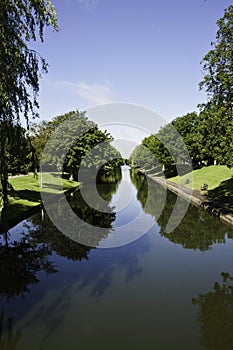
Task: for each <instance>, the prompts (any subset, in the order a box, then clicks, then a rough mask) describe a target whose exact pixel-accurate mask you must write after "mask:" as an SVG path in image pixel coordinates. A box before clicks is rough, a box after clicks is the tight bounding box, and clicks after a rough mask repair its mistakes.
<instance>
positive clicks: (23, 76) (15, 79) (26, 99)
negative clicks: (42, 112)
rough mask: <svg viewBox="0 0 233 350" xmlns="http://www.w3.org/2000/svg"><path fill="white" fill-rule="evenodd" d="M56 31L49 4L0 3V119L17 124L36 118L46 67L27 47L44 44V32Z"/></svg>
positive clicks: (8, 0) (45, 1)
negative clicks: (37, 41)
mask: <svg viewBox="0 0 233 350" xmlns="http://www.w3.org/2000/svg"><path fill="white" fill-rule="evenodd" d="M48 26H52V27H53V28H54V29H55V30H56V29H57V20H56V12H55V9H54V7H53V6H52V4H51V2H50V1H49V0H38V1H32V0H30V1H26V0H15V1H13V0H2V1H1V3H0V62H1V70H0V82H1V84H0V101H1V102H0V119H1V120H12V119H15V118H17V119H18V120H19V117H20V114H21V113H23V115H24V117H25V118H26V120H28V116H29V113H30V112H31V113H32V114H33V115H36V113H35V112H34V107H38V103H37V94H38V91H39V78H40V74H41V73H43V72H47V64H46V62H45V60H44V59H43V58H41V57H40V55H39V54H38V53H37V52H36V51H34V50H31V49H30V48H29V47H28V43H29V42H30V41H36V40H37V32H38V34H39V38H40V40H41V41H42V42H43V38H44V28H45V27H48Z"/></svg>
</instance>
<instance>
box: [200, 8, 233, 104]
mask: <svg viewBox="0 0 233 350" xmlns="http://www.w3.org/2000/svg"><path fill="white" fill-rule="evenodd" d="M217 25H218V31H217V34H216V42H212V43H211V45H212V50H210V51H209V52H208V53H207V54H206V55H205V56H204V58H203V60H202V64H203V71H204V73H205V76H204V80H203V81H202V82H201V83H200V88H205V89H206V91H207V92H208V94H209V96H210V97H211V99H212V100H213V102H214V103H215V104H217V105H218V106H222V105H226V106H227V108H230V109H231V111H232V107H233V75H232V71H233V6H232V5H230V6H229V7H228V8H226V9H225V11H224V16H223V17H222V18H220V19H219V20H218V21H217Z"/></svg>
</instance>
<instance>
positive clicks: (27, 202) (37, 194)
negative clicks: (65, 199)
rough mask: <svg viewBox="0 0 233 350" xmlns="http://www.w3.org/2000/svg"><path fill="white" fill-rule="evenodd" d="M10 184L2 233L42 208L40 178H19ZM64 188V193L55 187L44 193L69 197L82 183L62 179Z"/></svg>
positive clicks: (12, 179) (10, 180) (0, 225)
mask: <svg viewBox="0 0 233 350" xmlns="http://www.w3.org/2000/svg"><path fill="white" fill-rule="evenodd" d="M51 176H55V177H57V176H58V174H57V173H54V174H52V175H51ZM9 182H10V184H11V186H12V190H11V193H10V195H9V205H8V207H7V210H6V212H5V213H4V218H3V217H1V219H0V233H1V232H6V231H7V230H9V229H10V228H12V227H14V226H15V225H17V224H18V223H19V222H21V221H22V220H25V219H27V218H28V217H29V216H31V215H32V214H34V213H35V212H36V211H37V210H39V209H40V207H41V206H42V201H41V188H40V179H39V177H38V178H35V177H34V175H25V176H17V177H11V178H9ZM62 186H63V191H61V190H60V189H58V188H56V187H55V186H53V187H47V188H44V189H43V191H45V192H46V193H47V194H48V195H56V196H57V198H58V199H59V197H60V196H61V195H62V194H63V193H65V194H66V195H68V194H69V193H70V192H73V191H74V190H76V189H77V188H79V186H80V183H79V182H77V181H71V180H67V179H62Z"/></svg>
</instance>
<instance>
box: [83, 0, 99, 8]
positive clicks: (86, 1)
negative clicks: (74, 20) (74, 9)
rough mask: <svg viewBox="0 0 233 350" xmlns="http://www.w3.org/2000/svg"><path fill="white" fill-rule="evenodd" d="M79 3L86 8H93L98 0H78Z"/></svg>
mask: <svg viewBox="0 0 233 350" xmlns="http://www.w3.org/2000/svg"><path fill="white" fill-rule="evenodd" d="M78 3H79V4H80V6H82V7H84V8H86V9H93V8H95V7H96V5H97V0H78Z"/></svg>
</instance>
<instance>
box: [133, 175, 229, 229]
mask: <svg viewBox="0 0 233 350" xmlns="http://www.w3.org/2000/svg"><path fill="white" fill-rule="evenodd" d="M139 171H140V172H141V173H143V174H144V175H146V176H147V177H148V178H150V179H151V180H153V181H155V182H157V183H158V184H160V185H161V186H163V187H165V188H167V189H168V190H170V191H171V192H173V193H175V194H176V195H178V196H180V197H182V198H184V199H186V200H188V201H189V202H191V203H192V204H193V205H195V206H197V207H201V208H203V209H205V210H206V211H207V212H208V213H209V214H211V215H215V216H217V217H218V218H219V219H220V220H221V221H223V222H225V223H227V224H229V225H232V226H233V208H232V206H231V203H228V202H227V201H226V200H225V201H223V200H222V199H221V198H217V197H215V198H213V197H210V196H208V195H207V194H202V193H201V191H200V190H196V189H195V190H192V189H191V188H188V187H186V186H184V185H179V184H177V183H175V182H172V181H170V180H167V179H165V178H163V177H160V176H156V175H155V174H148V173H146V172H145V171H144V170H143V169H140V170H139Z"/></svg>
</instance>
